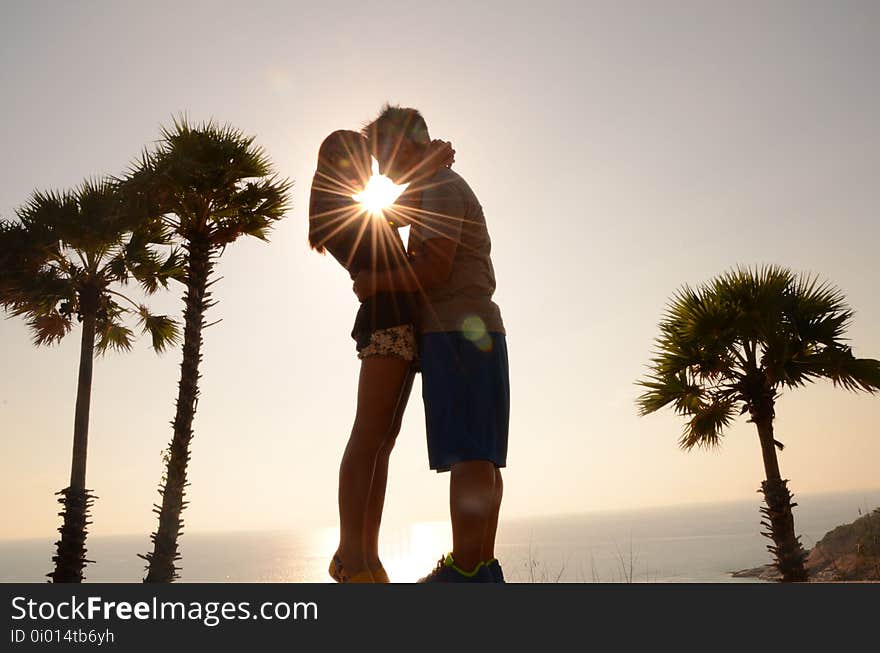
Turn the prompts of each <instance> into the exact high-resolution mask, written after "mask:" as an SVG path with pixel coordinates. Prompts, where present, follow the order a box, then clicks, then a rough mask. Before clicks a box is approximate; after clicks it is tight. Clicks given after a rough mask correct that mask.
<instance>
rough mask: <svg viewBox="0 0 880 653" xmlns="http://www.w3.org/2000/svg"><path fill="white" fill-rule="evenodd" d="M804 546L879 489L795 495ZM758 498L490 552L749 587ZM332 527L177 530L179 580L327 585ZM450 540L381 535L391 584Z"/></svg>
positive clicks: (593, 520) (619, 519) (537, 572)
mask: <svg viewBox="0 0 880 653" xmlns="http://www.w3.org/2000/svg"><path fill="white" fill-rule="evenodd" d="M796 501H797V503H798V507H797V508H795V525H796V528H797V532H798V533H799V534H800V535H801V539H802V542H803V544H804V546H805V548H809V547H811V546H812V545H813V544H814V543H815V542H816V541H817V540H819V539H820V538H821V537H822V536H823V535H824V534H825V533H826V532H827V531H829V530H831V529H832V528H834V527H835V526H838V525H840V524H844V523H848V522H851V521H853V520H854V519H856V518H858V517H859V515H860V514H864V513H865V512H866V511H868V510H871V509H873V508H876V507H877V506H880V490H864V491H859V492H844V493H834V494H815V495H802V496H798V497H796ZM760 505H761V503H760V496H759V495H758V494H756V495H755V499H754V500H751V501H737V502H729V503H717V504H702V505H691V506H676V507H669V508H652V509H646V510H626V511H608V512H594V513H587V514H576V515H564V516H562V515H560V516H552V517H533V518H524V519H505V518H504V516H503V513H502V524H501V526H500V528H499V532H498V547H497V550H496V554H497V556H498V558H499V559H500V560H501V562H502V564H503V566H504V571H505V574H506V576H507V579H508V581H513V582H602V583H608V582H618V583H619V582H637V583H644V582H648V583H678V582H699V583H703V582H712V583H715V582H757V581H755V580H754V579H737V578H732V577H731V575H730V572H731V571H735V570H739V569H746V568H751V567H756V566H758V565H761V564H763V563H766V562H770V554H769V553H768V552H767V550H766V546H767V543H768V542H769V540H767V539H766V538H764V537H762V536H761V535H760V531H761V526H760V521H761V519H760V514H759V512H758V509H759V507H760ZM336 538H337V532H336V530H335V529H333V528H323V529H310V530H308V531H306V532H284V531H276V532H236V533H186V534H185V535H184V536H183V537H182V538H181V540H180V542H181V553H182V556H183V557H182V561H181V566H182V572H181V575H182V577H181V580H182V581H184V582H187V581H189V582H270V583H274V582H328V581H329V577H328V576H327V564H328V562H329V557H330V555H331V554H332V552H333V551H334V549H335V545H336ZM450 542H451V536H450V529H449V525H448V524H447V523H444V522H419V523H414V524H406V525H400V526H395V525H391V526H388V527H387V528H384V533H383V537H382V552H383V553H382V555H383V561H384V563H385V566H386V568H387V569H388V572H389V574H390V576H391V579H392V581H397V582H411V581H414V580H416V579H417V578H419V577H420V576H423V575H425V574H426V573H428V572H429V571H430V570H431V569H432V568H433V566H434V564H435V563H436V561H437V559H438V558H439V557H440V555H441V554H442V553H443V552H444V551H445V550H447V549H448V548H449V546H450ZM148 543H149V539H148V536H147V535H146V534H145V535H139V536H115V537H99V536H96V537H90V538H89V540H88V555H89V558H90V559H92V560H95V561H96V562H95V564H90V565H88V567H87V569H86V578H87V581H93V582H139V581H140V580H141V578H142V576H143V567H144V562H143V560H141V559H140V558H138V557H137V553H143V552H145V551H146V549H147V545H148ZM53 548H54V546H53V541H48V540H11V541H3V542H0V582H44V580H45V574H46V573H47V572H48V571H49V569H50V567H51V556H52V552H53Z"/></svg>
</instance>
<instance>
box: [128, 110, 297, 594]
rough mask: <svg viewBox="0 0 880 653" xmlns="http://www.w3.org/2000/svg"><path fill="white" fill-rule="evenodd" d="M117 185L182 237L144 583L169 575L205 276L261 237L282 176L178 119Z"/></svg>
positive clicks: (275, 216)
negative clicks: (169, 428) (171, 409)
mask: <svg viewBox="0 0 880 653" xmlns="http://www.w3.org/2000/svg"><path fill="white" fill-rule="evenodd" d="M122 185H123V188H125V192H126V194H127V195H128V196H130V197H132V198H134V199H133V201H135V202H137V203H140V204H143V205H146V206H151V207H152V211H153V213H154V215H155V216H156V218H157V220H159V221H160V222H161V223H162V224H163V225H165V226H166V228H168V229H169V230H171V231H173V232H174V233H175V234H176V235H177V236H178V237H179V238H180V239H181V240H182V241H183V248H184V250H185V251H186V262H185V273H184V283H185V284H186V293H185V295H184V313H183V315H184V337H183V361H182V362H181V365H180V382H179V384H178V395H177V406H176V413H175V416H174V421H173V423H172V424H173V427H174V434H173V436H172V439H171V443H170V444H169V447H168V452H167V456H166V461H167V467H166V470H165V474H164V476H163V478H162V481H161V482H160V486H159V493H160V494H161V496H162V505H161V506H158V505H157V506H154V512H155V513H157V514H158V515H159V526H158V529H157V530H156V532H155V533H153V534H152V536H151V540H152V543H153V551H152V552H150V553H147V554H146V555H141V557H142V558H143V559H145V560H146V561H147V563H148V564H147V575H146V578H145V579H144V581H145V582H172V581H173V580H174V579H175V578H178V577H179V574H178V573H177V572H178V569H179V567H177V566H176V564H175V563H176V562H177V561H178V560H179V559H180V554H179V553H178V544H177V541H178V538H179V536H180V535H181V533H182V525H183V521H182V519H181V512H182V511H183V509H184V507H185V506H186V502H185V501H184V489H185V487H186V485H187V481H186V473H187V464H188V462H189V457H190V442H191V440H192V437H193V428H192V425H193V418H194V417H195V412H196V406H197V404H198V396H199V388H198V380H199V363H200V362H201V359H202V330H203V329H204V328H205V327H206V326H210V325H205V321H204V318H205V313H206V311H207V310H208V309H209V308H210V307H212V306H213V305H214V303H215V302H214V301H212V300H211V293H210V292H209V290H208V289H209V288H210V286H211V285H212V284H213V283H214V282H213V281H211V275H212V273H213V271H214V267H215V263H216V260H217V258H219V256H220V255H221V254H222V253H223V251H224V250H225V248H226V246H227V245H228V244H230V243H232V242H233V241H235V240H236V239H237V238H239V237H240V236H255V237H257V238H260V239H262V240H266V237H267V233H268V231H269V229H270V228H271V226H272V224H273V223H274V222H275V221H277V220H279V219H281V218H282V217H284V212H285V211H286V210H287V206H288V204H287V195H288V191H289V189H290V183H288V182H287V181H279V180H278V179H277V178H276V177H275V175H274V174H273V172H272V166H271V164H270V162H269V159H268V157H267V156H266V155H265V153H264V152H263V150H262V149H261V148H259V147H257V146H255V145H254V138H253V137H252V136H245V135H244V134H242V132H240V131H239V130H237V129H234V128H232V127H230V126H222V127H221V126H218V125H216V124H214V123H213V122H208V123H205V124H202V125H198V126H191V125H190V124H189V123H188V122H187V120H186V118H180V119H178V120H175V121H174V126H173V128H171V129H163V130H162V137H161V139H160V141H159V143H158V145H157V147H156V149H155V151H153V152H145V153H144V155H143V156H142V158H141V160H140V161H139V162H138V163H137V164H136V165H135V166H134V167H133V169H132V171H131V173H130V174H129V175H128V178H127V179H126V180H124V181H123V184H122Z"/></svg>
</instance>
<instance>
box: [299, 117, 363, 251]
mask: <svg viewBox="0 0 880 653" xmlns="http://www.w3.org/2000/svg"><path fill="white" fill-rule="evenodd" d="M369 176H370V155H369V151H368V150H367V141H366V139H365V138H364V137H363V136H362V135H361V134H359V133H357V132H354V131H349V130H346V129H339V130H337V131H335V132H333V133H332V134H330V135H329V136H327V138H325V139H324V142H323V143H321V147H320V148H319V149H318V169H317V171H316V172H315V179H314V181H313V183H312V196H311V200H310V202H309V245H310V246H311V247H312V249H314V250H316V251H318V252H322V253H323V252H324V249H325V247H324V246H325V244H327V239H328V238H329V237H330V234H331V233H333V232H334V231H336V230H335V225H336V223H338V221H339V220H338V218H339V213H340V212H341V211H344V210H345V207H346V206H347V205H350V204H352V203H353V200H352V199H351V196H352V194H354V193H356V192H357V191H358V189H359V188H361V187H363V184H364V181H365V180H366V179H367V178H369Z"/></svg>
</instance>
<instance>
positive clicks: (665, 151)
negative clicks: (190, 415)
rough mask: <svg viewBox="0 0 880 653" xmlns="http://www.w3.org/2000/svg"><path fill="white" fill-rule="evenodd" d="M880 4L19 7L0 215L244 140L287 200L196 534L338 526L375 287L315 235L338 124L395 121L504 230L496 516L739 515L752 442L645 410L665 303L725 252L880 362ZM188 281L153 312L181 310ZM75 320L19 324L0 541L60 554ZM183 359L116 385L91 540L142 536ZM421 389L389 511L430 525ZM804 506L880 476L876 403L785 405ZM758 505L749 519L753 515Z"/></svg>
mask: <svg viewBox="0 0 880 653" xmlns="http://www.w3.org/2000/svg"><path fill="white" fill-rule="evenodd" d="M878 61H880V4H878V3H875V2H870V1H866V2H834V3H831V2H782V1H780V2H772V3H768V2H745V1H738V2H702V1H701V2H620V1H615V2H607V3H593V2H584V1H577V2H570V3H554V2H518V3H515V2H495V3H490V2H480V3H474V2H458V1H446V2H415V1H413V2H395V1H393V0H388V1H386V2H383V3H364V2H352V1H349V2H327V1H322V2H310V3H300V2H277V3H270V2H248V3H244V2H236V3H221V2H204V3H198V2H186V3H179V2H173V3H161V2H150V3H142V2H112V3H111V2H102V3H95V2H71V3H62V2H36V1H35V2H14V3H13V2H4V3H3V8H2V20H0V88H2V95H3V101H2V103H0V143H2V157H3V161H4V163H3V175H2V176H0V215H3V216H5V217H11V216H12V214H13V210H14V208H15V207H16V206H18V205H20V204H21V203H23V202H24V201H25V200H26V199H27V197H28V194H29V193H30V192H31V190H33V189H34V188H67V187H71V186H73V185H75V184H77V183H79V182H80V181H81V180H82V179H83V178H84V177H86V176H90V175H100V174H116V173H120V172H121V171H123V170H124V169H125V168H126V166H127V165H128V164H129V163H130V162H131V161H132V160H133V158H134V157H135V156H136V155H137V153H138V152H139V150H140V149H141V148H142V147H143V146H144V145H146V144H148V143H149V142H150V141H151V140H153V139H155V138H157V137H158V133H159V126H160V124H168V123H169V122H170V120H171V117H172V116H173V115H175V114H177V113H179V112H181V111H186V112H187V113H188V114H189V116H190V117H191V118H193V119H195V120H202V119H207V118H211V117H213V118H215V119H217V120H218V121H220V122H230V123H232V124H234V125H236V126H238V127H240V128H241V129H243V130H245V131H246V132H248V133H252V134H256V135H257V140H258V143H259V144H260V145H263V146H264V147H265V149H266V150H267V152H268V154H269V155H270V156H271V158H272V160H273V161H274V163H275V165H276V167H277V170H278V171H279V173H280V174H281V175H283V176H286V177H290V178H292V179H294V180H295V182H296V185H295V187H294V190H293V208H292V210H291V212H290V214H289V215H288V217H287V218H286V219H285V220H283V221H282V222H281V223H280V224H279V225H278V227H277V229H276V230H275V232H274V234H273V235H272V237H271V242H270V243H269V244H268V245H267V244H264V243H261V242H258V241H254V242H240V243H236V244H235V245H234V246H232V247H230V248H229V249H228V250H227V251H226V254H225V255H224V256H223V258H222V260H221V262H220V264H219V274H220V275H221V276H222V277H223V280H222V281H220V282H219V283H218V284H217V285H216V297H217V299H219V301H220V303H219V305H218V306H217V307H216V308H214V309H212V311H211V312H210V313H209V314H208V318H207V319H208V321H212V320H214V319H218V318H223V321H222V322H220V323H219V324H218V325H216V326H213V327H211V328H210V329H208V330H207V331H206V333H205V345H204V356H205V361H204V365H203V368H202V374H203V382H202V386H201V387H202V396H201V399H200V402H199V407H198V414H197V416H196V422H195V439H194V441H193V446H192V463H191V465H190V480H191V482H192V486H191V489H190V491H189V500H190V502H191V503H190V507H189V508H188V510H187V511H186V513H185V520H186V523H187V530H188V531H193V530H195V531H207V530H227V529H235V530H239V529H250V528H261V529H263V528H265V529H288V528H299V527H302V526H303V525H310V524H316V525H317V524H327V525H332V524H333V523H334V522H335V519H336V475H337V467H338V461H339V457H340V455H341V452H342V449H343V447H344V444H345V440H346V438H347V435H348V431H349V429H350V426H351V421H352V418H353V415H354V405H355V404H354V398H355V389H356V378H357V371H358V361H357V359H356V357H355V351H354V345H353V341H352V340H351V339H350V337H349V332H350V329H351V324H352V321H353V317H354V313H355V309H356V299H355V297H354V295H353V294H352V293H351V291H350V285H351V284H350V282H349V280H348V277H347V275H346V274H345V272H344V271H343V270H342V269H341V268H340V267H338V265H337V264H336V263H335V262H334V261H333V260H332V258H329V257H320V256H318V255H316V254H314V253H313V252H311V251H309V249H308V247H307V246H306V230H307V206H308V186H309V182H310V179H311V174H312V171H313V169H314V165H315V159H316V152H317V148H318V145H319V143H320V142H321V140H322V139H323V137H324V136H325V135H326V134H327V133H329V132H330V131H332V130H335V129H338V128H357V127H358V126H360V125H361V124H362V123H363V122H364V121H365V120H367V119H369V118H371V117H372V116H373V115H374V114H375V113H376V112H377V111H378V110H379V108H380V106H381V104H382V103H383V102H385V101H386V100H390V101H392V102H399V103H402V104H404V105H409V106H415V107H418V108H419V109H421V110H422V111H423V113H424V115H425V117H426V119H427V121H428V125H429V128H430V130H431V133H432V136H434V137H439V138H444V139H449V140H451V141H453V143H454V145H455V148H456V150H457V155H456V158H457V162H456V166H455V167H456V169H457V170H458V171H459V173H460V174H462V175H463V176H464V177H465V178H466V179H467V180H468V182H469V183H470V184H471V186H472V187H473V188H474V190H475V191H476V193H477V195H478V197H479V198H480V201H481V203H482V204H483V206H484V209H485V212H486V217H487V221H488V224H489V229H490V232H491V235H492V238H493V258H494V263H495V269H496V274H497V280H498V292H497V294H496V300H497V302H498V303H499V304H500V306H501V308H502V311H503V315H504V319H505V321H506V325H507V329H508V345H509V349H510V365H511V385H512V402H513V405H512V423H511V434H510V456H509V460H508V463H509V468H508V471H507V475H506V498H505V506H504V508H503V516H507V517H512V516H517V515H534V514H548V513H563V512H582V511H591V510H605V509H618V508H628V507H642V506H653V505H660V504H676V503H691V502H705V501H715V500H727V499H748V498H752V499H754V500H755V502H756V506H757V502H758V497H757V495H756V494H755V490H756V489H757V488H758V487H759V483H760V481H761V479H762V474H763V469H762V464H761V457H760V450H759V447H758V440H757V435H756V433H755V431H754V428H753V426H752V425H751V424H746V423H745V422H744V421H742V422H740V423H737V424H736V426H734V427H733V428H731V429H730V431H729V434H728V436H727V438H726V440H725V443H724V446H723V448H722V449H721V450H718V451H712V452H705V451H699V452H692V453H684V452H681V451H680V450H679V449H678V448H677V444H676V441H677V438H678V435H679V433H680V429H681V425H682V424H681V420H680V419H679V418H676V417H675V416H674V415H672V414H671V413H663V414H658V415H654V416H651V417H648V418H639V417H637V415H636V410H635V407H634V399H635V397H636V396H637V395H638V389H637V388H636V386H635V385H634V382H635V381H636V380H637V379H638V378H639V377H640V376H641V375H642V374H643V373H644V371H645V367H644V366H645V364H646V363H647V361H648V358H649V356H650V352H651V349H652V340H653V338H654V336H655V334H656V331H657V328H656V325H657V322H658V320H659V318H660V316H661V312H662V310H663V307H664V303H665V301H666V299H667V298H668V297H669V296H670V294H671V293H672V292H673V291H674V290H675V289H676V288H677V287H678V286H679V285H681V284H683V283H691V284H694V283H699V282H701V281H703V280H706V279H708V278H710V277H711V276H713V275H715V274H717V273H720V272H722V271H724V270H726V269H728V268H729V267H731V266H733V265H735V264H738V263H739V264H760V263H779V264H784V265H787V266H790V267H792V268H794V269H796V270H808V271H812V272H816V273H818V274H820V275H822V276H823V277H824V278H827V279H829V280H831V281H833V282H834V283H836V284H837V285H839V286H840V287H841V288H842V289H843V290H844V291H845V293H846V294H847V296H848V298H849V300H850V303H851V305H852V306H853V308H854V309H855V310H856V318H855V323H854V325H853V327H852V329H851V332H850V335H851V337H852V344H853V345H854V348H855V352H856V355H861V356H872V357H877V356H880V329H878V325H880V293H878V292H877V273H878V263H877V244H878V242H880V220H878V206H880V184H878V183H877V171H878V170H880V123H878V116H880V84H878V83H877V71H876V67H877V62H878ZM180 294H181V288H180V286H179V285H178V286H175V287H174V289H173V292H172V293H168V294H167V295H164V296H161V297H158V298H157V299H156V300H155V301H154V302H153V303H152V305H153V306H154V307H155V308H156V309H157V310H165V311H172V312H174V313H175V314H178V315H179V313H180V311H181V302H180ZM78 341H79V332H78V331H75V332H74V333H73V334H72V335H71V336H69V337H68V339H67V341H66V342H64V343H63V344H62V345H60V346H58V347H55V348H51V349H39V350H38V349H35V348H34V347H32V346H31V344H30V336H29V334H28V332H27V330H26V328H25V326H24V324H23V322H22V321H20V320H3V321H0V342H2V361H3V367H2V373H0V431H2V437H0V447H2V456H0V498H2V503H3V506H4V509H3V510H4V514H3V519H2V520H0V537H2V538H11V537H32V536H33V537H47V538H48V537H51V536H53V535H54V529H55V528H57V526H58V523H59V520H58V517H57V516H56V512H57V505H56V504H55V503H54V497H53V496H52V493H53V492H55V491H56V490H59V489H61V488H62V487H64V486H65V485H66V482H67V479H68V478H69V469H70V449H71V446H72V431H73V409H74V393H75V387H76V371H77V357H78V350H79V348H78ZM179 358H180V354H179V351H177V350H176V351H172V352H169V353H167V354H165V355H163V356H161V357H159V356H156V355H154V354H152V353H151V352H150V350H149V348H148V345H147V342H146V341H140V342H139V343H138V344H137V346H136V351H135V352H133V353H131V354H128V355H118V354H109V355H107V356H106V357H105V358H102V359H99V360H98V361H97V363H96V365H95V373H94V391H93V403H92V420H91V433H90V444H89V470H88V476H89V487H90V488H93V489H94V491H95V493H96V494H97V495H98V496H99V497H100V499H99V500H98V502H97V503H96V506H95V509H94V525H93V527H92V529H91V532H92V533H98V534H112V533H144V536H145V548H146V535H147V533H149V532H150V531H151V530H152V529H153V528H154V527H155V518H154V515H153V514H152V513H151V506H152V504H153V502H155V501H157V500H158V495H157V493H156V486H157V483H158V481H159V478H160V476H161V473H162V464H161V459H160V454H161V451H162V449H163V448H164V447H165V445H166V444H167V442H168V440H169V439H170V437H171V427H170V425H169V422H170V420H171V419H172V417H173V400H174V397H175V396H176V382H177V378H178V364H179ZM419 392H420V385H419V384H418V382H417V385H416V388H415V393H414V397H413V401H412V402H411V404H410V408H409V410H408V412H407V415H406V418H405V421H404V427H403V432H402V434H401V437H400V441H399V444H398V447H397V449H396V451H395V455H394V458H393V460H392V470H391V480H390V488H389V497H388V516H389V519H390V520H409V519H442V518H444V516H445V514H446V505H447V502H446V487H447V477H446V476H440V475H436V474H434V473H432V472H429V471H428V469H427V460H426V451H425V444H424V416H423V411H422V406H421V401H420V398H419V394H418V393H419ZM777 413H778V420H777V437H778V439H779V440H781V441H782V442H784V443H785V444H786V449H785V451H784V453H782V454H781V455H780V464H781V466H782V470H783V476H784V477H786V478H791V479H792V487H793V489H794V491H795V492H796V493H810V492H821V491H831V490H846V489H859V488H869V487H877V486H878V485H880V480H878V474H877V460H880V438H878V426H877V424H878V422H880V398H878V397H870V396H856V395H852V394H848V393H846V392H844V391H840V390H835V389H833V388H832V387H831V386H830V384H828V385H818V386H815V387H811V388H808V389H806V390H802V391H799V392H797V393H793V394H788V395H786V396H784V398H783V399H782V400H781V402H780V403H779V406H778V410H777ZM756 517H757V513H756Z"/></svg>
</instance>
